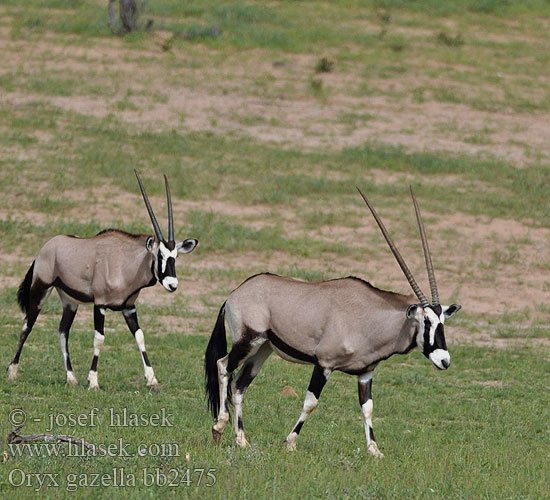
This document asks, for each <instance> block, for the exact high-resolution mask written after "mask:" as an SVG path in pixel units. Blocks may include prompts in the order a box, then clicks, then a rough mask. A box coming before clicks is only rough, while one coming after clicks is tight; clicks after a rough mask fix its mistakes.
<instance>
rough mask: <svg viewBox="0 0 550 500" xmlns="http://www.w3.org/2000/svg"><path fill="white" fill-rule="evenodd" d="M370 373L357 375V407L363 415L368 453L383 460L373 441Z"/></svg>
mask: <svg viewBox="0 0 550 500" xmlns="http://www.w3.org/2000/svg"><path fill="white" fill-rule="evenodd" d="M372 373H373V372H372V371H370V372H366V373H363V374H362V375H359V377H358V379H357V387H358V390H359V405H360V406H361V413H362V414H363V422H364V425H365V435H366V437H367V449H368V450H369V453H370V454H371V455H372V456H374V457H376V458H383V457H384V455H383V454H382V453H380V450H379V449H378V445H377V444H376V441H375V440H374V431H373V430H372Z"/></svg>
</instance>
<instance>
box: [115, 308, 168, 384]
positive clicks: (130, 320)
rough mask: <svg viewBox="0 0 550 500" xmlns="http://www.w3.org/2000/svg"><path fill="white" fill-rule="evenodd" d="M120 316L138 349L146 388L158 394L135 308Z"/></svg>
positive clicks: (125, 311) (155, 379)
mask: <svg viewBox="0 0 550 500" xmlns="http://www.w3.org/2000/svg"><path fill="white" fill-rule="evenodd" d="M122 314H123V315H124V319H125V320H126V323H127V324H128V328H129V329H130V331H131V332H132V335H133V336H134V338H135V339H136V344H137V346H138V348H139V352H140V354H141V360H142V362H143V374H144V376H145V380H146V381H147V387H148V388H149V389H151V390H152V391H153V392H160V389H159V386H158V382H157V378H156V377H155V372H154V371H153V367H152V366H151V363H150V362H149V358H148V356H147V351H146V349H145V337H144V336H143V331H142V330H141V328H140V327H139V323H138V318H137V312H136V308H135V307H131V308H130V309H126V310H124V311H123V312H122Z"/></svg>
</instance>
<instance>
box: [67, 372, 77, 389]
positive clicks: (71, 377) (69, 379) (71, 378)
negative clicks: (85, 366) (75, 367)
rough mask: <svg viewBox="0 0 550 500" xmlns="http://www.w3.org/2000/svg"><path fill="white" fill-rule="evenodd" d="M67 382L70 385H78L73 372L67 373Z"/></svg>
mask: <svg viewBox="0 0 550 500" xmlns="http://www.w3.org/2000/svg"><path fill="white" fill-rule="evenodd" d="M67 384H69V385H72V386H75V385H78V380H76V377H75V376H74V374H73V373H67Z"/></svg>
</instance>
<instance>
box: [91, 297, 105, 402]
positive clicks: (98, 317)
mask: <svg viewBox="0 0 550 500" xmlns="http://www.w3.org/2000/svg"><path fill="white" fill-rule="evenodd" d="M104 343H105V309H104V308H102V307H98V306H96V305H94V356H93V358H92V366H91V367H90V371H89V372H88V384H89V385H88V389H89V390H92V391H99V382H98V380H97V362H98V361H99V353H100V351H101V348H102V347H103V344H104Z"/></svg>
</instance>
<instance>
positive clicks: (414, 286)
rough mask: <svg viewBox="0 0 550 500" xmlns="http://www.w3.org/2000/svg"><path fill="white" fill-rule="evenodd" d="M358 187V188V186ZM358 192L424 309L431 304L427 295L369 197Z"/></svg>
mask: <svg viewBox="0 0 550 500" xmlns="http://www.w3.org/2000/svg"><path fill="white" fill-rule="evenodd" d="M356 187H357V186H356ZM357 191H359V194H360V195H361V196H362V197H363V200H365V203H366V204H367V207H369V209H370V211H371V213H372V215H373V217H374V220H375V221H376V223H377V224H378V227H379V228H380V230H381V231H382V234H383V235H384V238H386V241H387V243H388V245H389V247H390V250H391V251H392V253H393V255H394V257H395V259H396V260H397V263H398V264H399V266H400V267H401V269H402V271H403V273H404V274H405V277H406V278H407V280H408V282H409V285H411V288H412V289H413V292H414V293H415V294H416V296H417V297H418V299H419V300H420V303H421V304H422V307H426V306H429V305H430V303H429V302H428V300H427V299H426V297H425V295H424V294H423V293H422V290H420V287H419V286H418V284H417V283H416V281H415V279H414V278H413V275H412V273H411V271H410V270H409V268H408V267H407V264H405V261H404V260H403V257H401V254H400V253H399V250H397V247H396V246H395V243H394V242H393V240H392V239H391V236H390V235H389V233H388V231H387V229H386V226H384V223H383V222H382V219H380V217H378V214H377V213H376V210H375V209H374V207H373V206H372V205H371V204H370V201H369V200H368V199H367V197H366V196H365V195H364V194H363V192H362V191H361V190H360V189H359V188H357Z"/></svg>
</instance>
